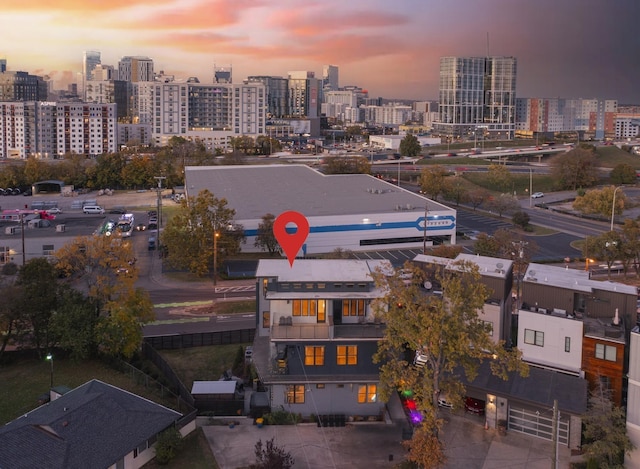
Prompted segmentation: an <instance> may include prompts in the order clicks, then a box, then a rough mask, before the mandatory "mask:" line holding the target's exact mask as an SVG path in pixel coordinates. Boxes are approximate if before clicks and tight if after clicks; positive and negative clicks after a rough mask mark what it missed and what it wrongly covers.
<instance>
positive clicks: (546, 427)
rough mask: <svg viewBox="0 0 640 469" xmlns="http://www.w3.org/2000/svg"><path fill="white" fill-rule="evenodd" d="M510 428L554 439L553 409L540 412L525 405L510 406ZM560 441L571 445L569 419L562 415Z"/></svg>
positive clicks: (559, 423) (545, 438)
mask: <svg viewBox="0 0 640 469" xmlns="http://www.w3.org/2000/svg"><path fill="white" fill-rule="evenodd" d="M508 428H509V430H513V431H515V432H520V433H524V434H526V435H532V436H537V437H538V438H542V439H544V440H548V441H552V440H553V410H552V409H549V411H548V412H544V413H542V412H540V411H535V410H530V409H525V408H523V407H517V406H511V407H509V427H508ZM558 443H559V444H561V445H564V446H569V421H568V420H565V419H563V418H562V416H560V420H559V422H558Z"/></svg>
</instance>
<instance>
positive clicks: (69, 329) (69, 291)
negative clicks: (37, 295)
mask: <svg viewBox="0 0 640 469" xmlns="http://www.w3.org/2000/svg"><path fill="white" fill-rule="evenodd" d="M97 323H98V317H97V315H96V306H95V305H94V304H93V300H92V299H91V298H86V297H85V296H84V295H83V294H82V293H81V292H79V291H77V290H74V289H73V288H70V287H68V286H67V285H63V286H62V287H61V288H60V291H59V294H58V307H57V308H56V311H55V312H54V314H53V316H52V317H51V330H52V333H53V336H54V337H55V340H56V346H57V347H58V348H61V349H63V350H65V351H67V352H69V354H70V356H71V357H72V358H74V359H78V360H81V359H85V358H90V357H91V356H93V354H94V353H95V351H96V333H95V328H96V324H97Z"/></svg>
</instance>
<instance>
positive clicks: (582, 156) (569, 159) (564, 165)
mask: <svg viewBox="0 0 640 469" xmlns="http://www.w3.org/2000/svg"><path fill="white" fill-rule="evenodd" d="M551 167H552V170H553V176H554V178H555V179H556V180H558V181H559V184H560V185H561V187H562V188H563V189H571V190H576V189H578V188H579V187H591V186H593V185H594V184H595V183H596V182H597V181H598V164H597V160H596V155H595V152H594V151H593V150H588V149H585V148H582V147H580V148H575V149H573V150H570V151H568V152H566V153H564V154H562V155H558V156H556V157H554V159H553V160H552V163H551Z"/></svg>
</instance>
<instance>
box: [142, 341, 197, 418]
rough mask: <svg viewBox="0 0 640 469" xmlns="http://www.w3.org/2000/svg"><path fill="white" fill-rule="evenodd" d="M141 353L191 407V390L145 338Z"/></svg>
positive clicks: (192, 404) (192, 400) (192, 406)
mask: <svg viewBox="0 0 640 469" xmlns="http://www.w3.org/2000/svg"><path fill="white" fill-rule="evenodd" d="M142 355H143V356H144V357H145V358H146V359H147V360H149V361H151V362H152V363H153V364H154V365H155V366H156V367H157V368H158V369H159V370H160V372H161V373H162V374H163V375H164V377H165V378H166V379H167V381H168V382H169V384H170V385H171V387H172V388H173V389H174V390H176V392H177V394H178V396H179V398H180V399H181V400H182V401H183V402H185V403H186V404H187V405H189V406H190V407H191V409H193V408H194V407H195V405H194V399H193V396H192V395H191V392H190V391H189V390H188V389H187V387H186V386H185V385H184V383H183V382H182V381H181V380H180V378H178V375H176V374H175V372H174V371H173V369H172V368H171V366H169V364H168V363H167V362H166V360H165V359H164V358H162V356H161V355H160V354H159V353H158V351H157V350H156V349H155V348H154V347H153V346H152V345H151V344H150V343H149V342H148V341H147V340H145V341H144V342H143V343H142Z"/></svg>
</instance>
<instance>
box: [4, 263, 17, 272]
mask: <svg viewBox="0 0 640 469" xmlns="http://www.w3.org/2000/svg"><path fill="white" fill-rule="evenodd" d="M17 273H18V266H17V265H16V264H15V263H14V262H9V263H7V264H5V265H3V266H2V275H15V274H17Z"/></svg>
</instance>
